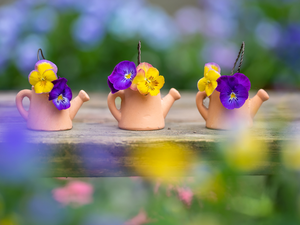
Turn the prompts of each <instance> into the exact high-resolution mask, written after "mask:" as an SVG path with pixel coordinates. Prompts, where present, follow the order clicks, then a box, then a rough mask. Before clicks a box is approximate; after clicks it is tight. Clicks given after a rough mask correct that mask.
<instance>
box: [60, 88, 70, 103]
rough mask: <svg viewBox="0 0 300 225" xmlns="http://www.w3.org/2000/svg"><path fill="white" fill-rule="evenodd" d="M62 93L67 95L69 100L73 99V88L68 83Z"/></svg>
mask: <svg viewBox="0 0 300 225" xmlns="http://www.w3.org/2000/svg"><path fill="white" fill-rule="evenodd" d="M62 94H63V96H64V97H66V98H67V99H69V101H71V100H72V90H71V88H70V87H69V86H68V85H66V87H65V89H64V91H63V93H62Z"/></svg>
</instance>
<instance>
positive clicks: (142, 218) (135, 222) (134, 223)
mask: <svg viewBox="0 0 300 225" xmlns="http://www.w3.org/2000/svg"><path fill="white" fill-rule="evenodd" d="M149 222H151V220H150V219H148V216H147V214H146V212H145V211H144V210H141V211H140V212H139V214H138V215H136V216H135V217H133V218H132V219H130V220H128V221H127V222H126V223H125V224H124V225H142V224H147V223H149Z"/></svg>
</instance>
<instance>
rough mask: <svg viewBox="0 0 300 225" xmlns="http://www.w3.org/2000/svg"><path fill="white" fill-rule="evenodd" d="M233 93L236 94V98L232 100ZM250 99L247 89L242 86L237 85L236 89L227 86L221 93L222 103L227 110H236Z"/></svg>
mask: <svg viewBox="0 0 300 225" xmlns="http://www.w3.org/2000/svg"><path fill="white" fill-rule="evenodd" d="M232 92H233V93H234V94H235V96H236V98H232V99H231V98H230V97H231V93H232ZM248 97H249V93H248V91H247V89H246V88H245V87H244V86H243V85H241V84H238V85H236V86H235V87H233V89H232V88H230V87H229V86H227V87H225V88H224V89H223V90H222V92H221V93H220V100H221V103H222V104H223V106H224V107H225V108H226V109H235V108H240V107H242V106H243V105H244V103H245V101H246V100H247V99H248Z"/></svg>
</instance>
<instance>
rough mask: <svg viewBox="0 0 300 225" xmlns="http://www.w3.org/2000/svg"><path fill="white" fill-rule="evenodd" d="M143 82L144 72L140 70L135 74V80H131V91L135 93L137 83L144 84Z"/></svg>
mask: <svg viewBox="0 0 300 225" xmlns="http://www.w3.org/2000/svg"><path fill="white" fill-rule="evenodd" d="M144 81H145V71H144V70H143V69H140V70H139V71H138V72H137V75H136V76H135V78H134V79H133V81H132V84H131V86H130V88H131V90H133V91H137V90H138V89H137V84H138V83H139V82H144Z"/></svg>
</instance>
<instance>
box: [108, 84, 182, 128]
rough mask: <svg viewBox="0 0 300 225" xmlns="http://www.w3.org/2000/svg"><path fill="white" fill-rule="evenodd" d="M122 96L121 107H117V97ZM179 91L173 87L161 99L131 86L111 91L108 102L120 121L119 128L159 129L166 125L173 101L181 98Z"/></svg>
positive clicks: (111, 110) (113, 113)
mask: <svg viewBox="0 0 300 225" xmlns="http://www.w3.org/2000/svg"><path fill="white" fill-rule="evenodd" d="M117 97H120V98H121V108H120V110H119V109H117V107H116V104H115V99H116V98H117ZM180 98H181V96H180V94H179V92H178V91H177V90H176V89H174V88H172V89H171V90H170V92H169V94H168V95H166V96H165V97H164V98H163V99H161V94H160V93H159V94H158V95H156V96H151V95H147V96H143V95H141V94H140V93H139V92H138V91H133V90H131V89H130V88H128V89H126V90H123V91H118V92H117V93H115V94H112V93H109V95H108V97H107V104H108V108H109V110H110V112H111V113H112V115H113V116H114V117H115V118H116V120H117V121H118V123H119V128H121V129H125V130H159V129H163V128H164V127H165V117H166V116H167V114H168V112H169V110H170V108H171V106H172V105H173V103H174V102H175V101H176V100H178V99H180Z"/></svg>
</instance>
